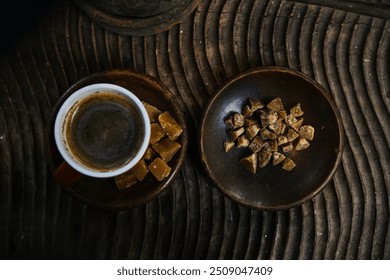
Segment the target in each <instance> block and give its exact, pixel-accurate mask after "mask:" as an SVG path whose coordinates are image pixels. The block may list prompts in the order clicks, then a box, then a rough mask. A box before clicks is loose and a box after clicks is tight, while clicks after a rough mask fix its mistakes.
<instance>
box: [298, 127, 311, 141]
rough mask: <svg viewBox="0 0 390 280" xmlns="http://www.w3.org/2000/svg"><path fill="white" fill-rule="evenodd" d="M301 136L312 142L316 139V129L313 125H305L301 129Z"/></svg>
mask: <svg viewBox="0 0 390 280" xmlns="http://www.w3.org/2000/svg"><path fill="white" fill-rule="evenodd" d="M299 134H300V135H301V136H302V137H303V138H305V139H306V140H309V141H311V140H313V139H314V127H312V126H311V125H303V126H301V128H300V129H299Z"/></svg>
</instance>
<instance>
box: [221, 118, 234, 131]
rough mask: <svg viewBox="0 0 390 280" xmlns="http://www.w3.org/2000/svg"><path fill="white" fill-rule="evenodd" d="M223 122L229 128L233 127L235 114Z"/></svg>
mask: <svg viewBox="0 0 390 280" xmlns="http://www.w3.org/2000/svg"><path fill="white" fill-rule="evenodd" d="M223 122H224V123H225V125H226V127H227V128H233V116H230V117H228V118H226V119H225V120H224V121H223Z"/></svg>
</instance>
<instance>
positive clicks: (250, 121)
mask: <svg viewBox="0 0 390 280" xmlns="http://www.w3.org/2000/svg"><path fill="white" fill-rule="evenodd" d="M252 125H257V126H258V125H259V124H258V123H257V121H256V120H254V119H249V118H245V120H244V126H245V127H250V126H252Z"/></svg>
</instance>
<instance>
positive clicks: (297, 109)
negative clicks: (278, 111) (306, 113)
mask: <svg viewBox="0 0 390 280" xmlns="http://www.w3.org/2000/svg"><path fill="white" fill-rule="evenodd" d="M290 114H291V115H293V116H295V117H300V116H302V115H303V111H302V108H301V104H300V103H298V104H296V105H295V106H294V107H292V108H291V109H290Z"/></svg>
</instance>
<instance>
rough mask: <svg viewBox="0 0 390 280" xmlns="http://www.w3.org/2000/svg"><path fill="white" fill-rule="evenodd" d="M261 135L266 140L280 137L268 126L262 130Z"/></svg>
mask: <svg viewBox="0 0 390 280" xmlns="http://www.w3.org/2000/svg"><path fill="white" fill-rule="evenodd" d="M260 136H261V138H262V139H264V140H267V139H276V138H278V136H277V135H276V134H275V133H273V132H272V131H271V130H269V129H267V128H266V129H263V130H261V131H260Z"/></svg>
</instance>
